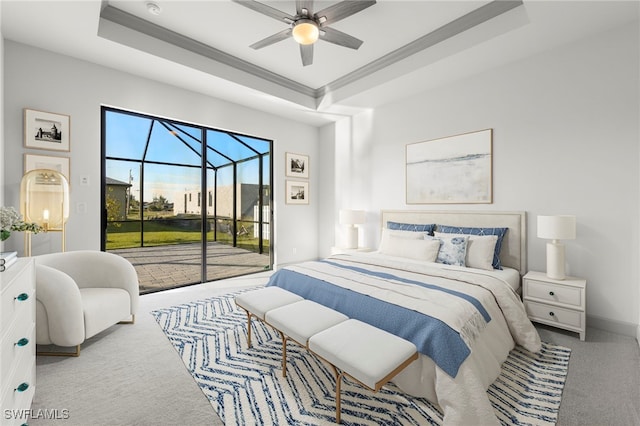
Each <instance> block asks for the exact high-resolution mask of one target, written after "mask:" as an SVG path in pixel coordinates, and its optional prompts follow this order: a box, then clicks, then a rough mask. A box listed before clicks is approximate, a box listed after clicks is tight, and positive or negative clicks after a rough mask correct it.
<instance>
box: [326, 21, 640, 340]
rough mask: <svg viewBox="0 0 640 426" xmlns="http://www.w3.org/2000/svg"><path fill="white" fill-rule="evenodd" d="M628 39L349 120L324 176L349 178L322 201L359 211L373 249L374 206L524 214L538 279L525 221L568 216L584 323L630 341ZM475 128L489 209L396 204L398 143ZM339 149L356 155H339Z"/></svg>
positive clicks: (596, 40) (538, 251)
mask: <svg viewBox="0 0 640 426" xmlns="http://www.w3.org/2000/svg"><path fill="white" fill-rule="evenodd" d="M638 40H639V37H638V26H637V23H636V24H634V25H631V26H626V27H623V28H620V29H617V30H613V31H610V32H607V33H604V34H601V35H599V36H598V37H593V38H589V39H585V40H582V41H579V42H576V43H574V44H571V45H568V46H564V47H562V48H558V49H556V50H553V51H550V52H546V53H543V54H540V55H538V56H535V57H532V58H528V59H526V60H522V61H519V62H517V63H513V64H510V65H508V66H503V67H500V68H497V69H493V70H491V71H488V72H486V73H483V74H481V75H477V76H474V77H471V78H468V79H466V80H464V81H459V82H456V83H455V84H451V85H449V86H446V87H441V88H438V89H435V90H431V91H429V92H425V93H420V94H416V95H415V96H413V97H412V98H409V99H406V100H403V101H401V102H397V103H394V104H390V105H387V106H383V107H380V108H376V109H375V110H374V111H373V112H371V113H366V114H363V116H359V117H356V118H354V119H353V120H351V124H352V126H353V128H352V129H351V131H352V138H351V140H350V141H348V142H346V143H345V141H344V140H341V135H339V134H338V132H337V131H336V132H335V139H336V142H335V144H336V146H339V147H341V149H342V154H343V155H344V157H341V158H336V165H335V166H334V167H335V169H336V172H335V173H336V176H346V175H348V176H350V177H351V180H345V181H341V184H340V185H339V186H338V185H336V187H337V189H338V191H339V192H340V193H338V194H336V195H334V199H335V200H339V201H341V202H342V203H346V201H345V200H349V202H354V201H352V200H357V201H358V205H357V207H359V208H365V209H366V210H367V211H368V212H370V215H369V221H368V224H367V226H366V229H365V235H364V241H361V244H363V245H368V246H376V245H377V242H378V235H379V216H378V213H379V211H380V210H381V209H462V210H475V209H482V210H500V211H512V210H524V211H526V212H527V214H528V215H527V219H528V223H529V226H528V262H529V268H530V269H532V270H542V271H544V270H545V268H546V261H545V243H546V242H545V241H543V240H540V239H538V238H536V226H535V220H536V216H537V215H545V214H575V215H576V216H577V222H578V226H577V239H576V240H574V241H568V242H567V244H566V245H567V247H566V251H567V259H568V263H569V270H568V272H569V273H571V274H573V275H576V276H580V277H585V278H586V279H587V281H588V282H587V314H588V317H589V322H590V324H591V325H595V326H601V327H606V328H609V329H615V330H616V331H619V332H623V333H625V334H631V335H634V336H635V335H636V332H637V331H636V326H637V324H638V321H639V310H640V309H639V306H640V283H639V267H638V258H639V242H638V239H639V238H638V237H639V223H638V216H639V195H640V185H639V174H638V169H639V164H640V161H639V159H640V153H639V143H638V141H639V140H640V131H639V96H638V92H639V86H638V81H639V70H638V64H639V53H638V52H639V42H638ZM337 127H338V125H336V126H334V128H337ZM487 128H492V129H493V131H494V133H493V194H494V201H493V204H483V205H407V204H406V203H405V168H404V164H405V145H406V144H408V143H413V142H419V141H425V140H431V139H436V138H440V137H444V136H449V135H455V134H460V133H464V132H470V131H475V130H482V129H487ZM347 139H348V138H347ZM365 141H366V142H365ZM348 143H351V145H353V146H359V145H363V144H364V145H365V146H364V147H361V148H357V149H353V150H352V151H351V152H348V150H345V149H344V146H345V145H347V144H348ZM322 149H325V148H324V144H323V147H322ZM335 150H336V151H338V148H335ZM362 177H366V179H367V180H368V182H363V180H362ZM363 185H368V188H369V189H368V190H364V191H363ZM363 192H364V193H365V194H370V197H368V196H367V197H364V198H362V197H361V194H362V193H363ZM362 202H366V206H365V205H362V204H361V203H362ZM341 207H342V206H341V205H338V206H337V207H336V208H341ZM320 214H321V215H324V214H327V212H325V211H324V210H323V211H321V213H320ZM361 233H362V232H361ZM321 252H322V250H321Z"/></svg>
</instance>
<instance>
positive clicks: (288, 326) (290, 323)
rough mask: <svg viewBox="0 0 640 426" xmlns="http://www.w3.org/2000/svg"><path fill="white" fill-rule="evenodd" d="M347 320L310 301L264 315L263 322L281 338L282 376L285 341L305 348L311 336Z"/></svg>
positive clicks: (285, 358) (296, 303)
mask: <svg viewBox="0 0 640 426" xmlns="http://www.w3.org/2000/svg"><path fill="white" fill-rule="evenodd" d="M347 319H349V317H347V316H346V315H344V314H342V313H340V312H338V311H334V310H333V309H331V308H327V307H326V306H324V305H321V304H319V303H316V302H312V301H311V300H301V301H299V302H295V303H291V304H289V305H286V306H282V307H280V308H277V309H273V310H271V311H269V312H267V313H266V315H265V318H264V320H265V322H266V323H267V324H269V325H271V326H272V327H273V328H275V329H276V330H277V331H278V332H279V333H280V337H281V338H282V376H283V377H286V376H287V340H288V339H290V340H293V341H295V342H296V343H298V344H300V345H302V346H304V347H305V348H307V342H308V340H309V338H310V337H311V336H313V335H314V334H316V333H319V332H321V331H323V330H326V329H327V328H330V327H332V326H334V325H336V324H339V323H341V322H343V321H346V320H347Z"/></svg>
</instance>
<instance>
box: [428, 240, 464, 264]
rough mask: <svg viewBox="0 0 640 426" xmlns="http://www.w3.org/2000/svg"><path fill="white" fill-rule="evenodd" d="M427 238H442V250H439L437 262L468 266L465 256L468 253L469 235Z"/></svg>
mask: <svg viewBox="0 0 640 426" xmlns="http://www.w3.org/2000/svg"><path fill="white" fill-rule="evenodd" d="M425 239H430V240H431V239H433V240H440V250H439V251H438V257H437V258H436V262H437V263H444V264H445V265H456V266H466V265H465V258H466V255H467V241H469V237H467V236H463V237H461V236H455V237H449V238H442V237H425Z"/></svg>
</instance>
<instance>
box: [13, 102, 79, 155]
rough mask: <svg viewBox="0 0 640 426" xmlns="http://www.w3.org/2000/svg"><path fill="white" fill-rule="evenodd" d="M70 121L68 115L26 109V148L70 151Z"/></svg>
mask: <svg viewBox="0 0 640 426" xmlns="http://www.w3.org/2000/svg"><path fill="white" fill-rule="evenodd" d="M70 120H71V118H70V117H69V116H68V115H64V114H54V113H51V112H44V111H36V110H33V109H27V108H25V109H24V146H25V147H26V148H38V149H49V150H51V151H69V150H70V146H69V145H70V142H69V141H70V138H69V131H70V130H71V129H70V127H71V124H70Z"/></svg>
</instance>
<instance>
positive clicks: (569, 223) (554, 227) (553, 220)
mask: <svg viewBox="0 0 640 426" xmlns="http://www.w3.org/2000/svg"><path fill="white" fill-rule="evenodd" d="M538 238H544V239H547V240H551V241H550V242H548V243H547V276H548V277H549V278H553V279H556V280H563V279H565V249H564V244H563V243H562V242H561V241H560V240H573V239H575V238H576V217H575V216H571V215H558V216H538Z"/></svg>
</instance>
